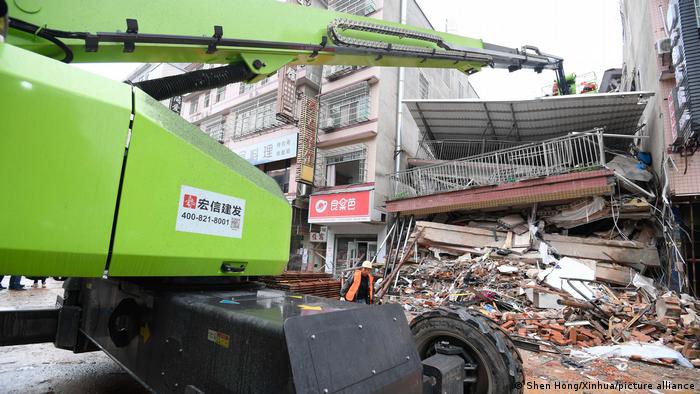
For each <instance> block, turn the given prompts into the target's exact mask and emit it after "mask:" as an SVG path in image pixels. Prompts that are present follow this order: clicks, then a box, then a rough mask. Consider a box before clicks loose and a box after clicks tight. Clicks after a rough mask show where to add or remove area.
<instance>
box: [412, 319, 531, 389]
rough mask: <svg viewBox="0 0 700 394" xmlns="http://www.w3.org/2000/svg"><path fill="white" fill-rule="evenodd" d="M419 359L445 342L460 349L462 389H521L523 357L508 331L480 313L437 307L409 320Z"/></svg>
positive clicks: (427, 355) (428, 354)
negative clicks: (463, 374) (462, 368)
mask: <svg viewBox="0 0 700 394" xmlns="http://www.w3.org/2000/svg"><path fill="white" fill-rule="evenodd" d="M411 332H412V333H413V337H414V338H415V340H416V346H417V348H418V353H419V354H420V357H421V359H422V360H424V359H426V358H428V357H430V356H432V355H434V354H435V353H436V349H435V347H436V345H440V344H445V342H447V343H449V345H452V346H456V347H459V348H461V349H462V350H463V352H462V358H464V361H465V374H466V379H465V381H464V392H465V393H471V394H487V393H488V394H499V393H511V394H516V393H522V392H523V384H524V374H523V361H522V359H521V358H520V354H519V353H518V351H517V350H516V349H515V345H514V344H513V342H512V341H511V340H510V338H509V337H508V335H507V334H506V333H505V332H504V331H503V330H502V329H501V328H500V327H499V326H498V325H497V324H496V323H494V322H493V321H491V320H489V319H488V318H487V317H486V316H483V315H482V314H480V313H477V312H472V311H468V310H466V309H461V310H457V311H452V310H445V309H437V310H433V311H430V312H426V313H424V314H422V315H420V316H418V317H416V318H415V319H414V320H413V321H412V322H411Z"/></svg>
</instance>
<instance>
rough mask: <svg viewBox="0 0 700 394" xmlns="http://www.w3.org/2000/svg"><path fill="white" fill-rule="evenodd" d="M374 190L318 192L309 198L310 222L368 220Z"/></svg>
mask: <svg viewBox="0 0 700 394" xmlns="http://www.w3.org/2000/svg"><path fill="white" fill-rule="evenodd" d="M371 210H372V190H365V191H361V192H346V193H335V194H318V195H313V196H311V198H310V200H309V223H334V222H368V221H370V213H371Z"/></svg>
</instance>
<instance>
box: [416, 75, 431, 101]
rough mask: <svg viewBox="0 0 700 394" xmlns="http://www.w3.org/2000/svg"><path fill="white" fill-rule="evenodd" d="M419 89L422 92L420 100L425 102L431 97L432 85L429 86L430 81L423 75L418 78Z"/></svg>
mask: <svg viewBox="0 0 700 394" xmlns="http://www.w3.org/2000/svg"><path fill="white" fill-rule="evenodd" d="M418 89H419V92H420V98H422V99H423V100H425V99H427V98H428V96H430V85H428V79H427V78H425V75H423V73H421V74H419V76H418Z"/></svg>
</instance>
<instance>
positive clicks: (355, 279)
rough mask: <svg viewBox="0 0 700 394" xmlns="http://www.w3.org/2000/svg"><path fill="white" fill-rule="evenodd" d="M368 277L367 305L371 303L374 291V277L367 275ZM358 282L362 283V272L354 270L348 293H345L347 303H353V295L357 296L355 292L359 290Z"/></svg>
mask: <svg viewBox="0 0 700 394" xmlns="http://www.w3.org/2000/svg"><path fill="white" fill-rule="evenodd" d="M367 275H369V303H370V304H371V303H372V296H373V294H372V292H373V290H374V277H373V276H372V274H367ZM360 282H362V270H355V273H354V274H353V278H352V284H351V285H350V288H349V289H348V292H347V293H345V299H346V300H347V301H354V300H355V295H357V290H358V289H359V288H360Z"/></svg>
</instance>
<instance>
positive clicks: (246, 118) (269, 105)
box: [231, 92, 283, 138]
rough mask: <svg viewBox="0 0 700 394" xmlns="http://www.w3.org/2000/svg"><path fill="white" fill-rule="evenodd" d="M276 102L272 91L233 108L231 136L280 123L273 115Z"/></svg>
mask: <svg viewBox="0 0 700 394" xmlns="http://www.w3.org/2000/svg"><path fill="white" fill-rule="evenodd" d="M276 104H277V96H276V95H275V92H272V94H266V95H264V96H261V97H257V98H255V99H252V100H249V101H247V102H245V103H243V104H241V105H239V106H238V107H236V108H234V109H233V111H232V113H231V116H232V117H233V122H232V123H233V125H232V128H233V130H232V132H231V134H232V135H233V138H237V137H241V136H244V135H248V134H252V133H255V132H257V131H262V130H265V129H269V128H273V127H277V126H280V125H282V124H283V123H282V122H280V121H278V120H277V119H276V117H275V112H276V111H275V106H276Z"/></svg>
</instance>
